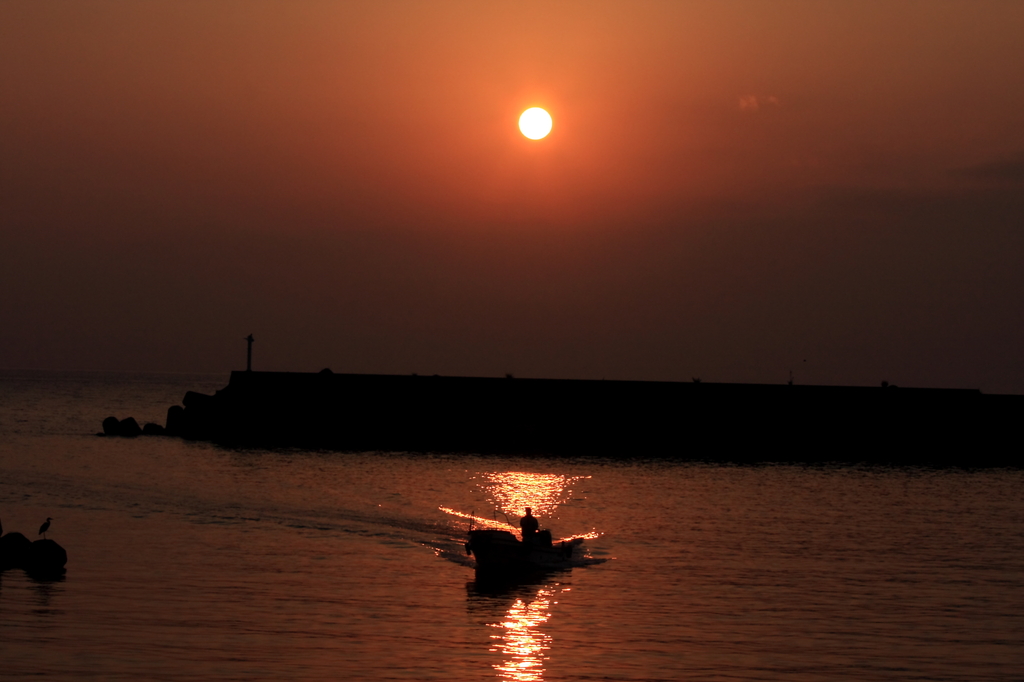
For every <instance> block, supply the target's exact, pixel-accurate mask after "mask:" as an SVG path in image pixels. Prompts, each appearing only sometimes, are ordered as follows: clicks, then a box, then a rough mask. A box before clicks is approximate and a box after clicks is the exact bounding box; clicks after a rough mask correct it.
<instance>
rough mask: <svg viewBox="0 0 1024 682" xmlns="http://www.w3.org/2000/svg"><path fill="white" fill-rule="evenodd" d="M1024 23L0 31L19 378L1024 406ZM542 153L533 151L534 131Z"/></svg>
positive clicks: (580, 7) (624, 10)
mask: <svg viewBox="0 0 1024 682" xmlns="http://www.w3.org/2000/svg"><path fill="white" fill-rule="evenodd" d="M1021 35H1024V3H1021V2H1019V1H1017V0H1007V1H1006V2H989V1H986V0H960V1H956V2H949V1H942V0H927V1H922V2H901V1H899V0H885V1H879V2H870V1H866V0H865V1H857V2H852V1H851V2H846V1H843V0H836V1H834V2H821V1H820V0H808V1H806V2H770V3H768V2H761V1H759V0H737V1H734V2H728V1H722V0H715V1H714V2H712V1H707V2H684V1H682V0H680V1H679V2H656V3H644V2H611V3H601V2H581V3H568V2H565V3H524V2H516V3H477V2H459V3H455V2H436V3H426V2H424V3H411V2H409V3H379V2H368V3H354V2H353V3H336V2H260V1H259V0H246V1H244V2H220V1H218V0H210V1H208V2H155V1H154V2H146V3H136V2H102V1H99V2H89V3H75V2H36V1H25V2H20V1H13V2H11V1H9V2H6V3H4V4H2V5H0V202H2V207H0V323H2V324H0V366H6V367H10V368H24V367H47V368H65V369H74V368H84V369H140V370H141V369H153V370H182V371H185V370H212V371H222V370H227V369H230V368H237V367H238V366H239V365H240V361H244V355H243V353H244V344H242V343H241V341H240V339H241V337H242V336H244V335H245V334H248V333H249V332H252V333H253V334H254V335H255V336H256V337H257V339H258V344H257V346H256V357H257V366H258V367H260V366H262V367H263V368H265V369H295V370H316V369H319V368H320V367H323V366H331V367H332V368H333V369H334V370H335V371H375V372H396V373H399V372H402V373H404V372H419V373H435V372H436V373H442V374H483V375H494V374H499V375H500V374H504V373H505V372H513V373H515V374H517V375H523V376H571V377H593V378H600V377H608V378H642V379H689V378H690V377H691V376H702V377H703V378H704V379H705V380H709V381H713V380H719V381H768V382H781V381H784V380H785V379H786V378H787V377H788V372H789V370H790V369H792V370H793V371H794V374H795V376H796V378H797V380H798V381H800V380H803V381H804V382H806V383H856V384H865V383H872V384H873V383H877V382H878V381H880V380H882V379H887V380H889V381H891V382H895V383H900V384H912V385H942V386H970V387H981V388H983V389H984V390H988V391H993V392H995V391H1014V392H1024V362H1022V360H1021V357H1020V356H1021V354H1020V351H1019V349H1020V348H1021V347H1022V343H1021V342H1022V341H1024V313H1022V312H1021V311H1024V268H1021V262H1022V258H1021V256H1022V255H1024V252H1022V246H1024V244H1022V240H1024V235H1022V229H1024V220H1022V218H1024V210H1022V209H1024V126H1022V125H1021V124H1020V121H1021V120H1022V113H1021V112H1022V111H1024V88H1021V87H1020V84H1021V83H1024V41H1021V40H1020V36H1021ZM529 106H543V107H545V108H547V109H548V110H549V111H550V112H551V114H552V116H553V118H554V126H555V127H554V130H553V131H552V134H551V135H550V136H549V137H548V138H546V139H545V140H543V141H539V142H531V141H529V140H526V139H525V138H523V137H522V136H521V135H520V134H519V133H518V131H517V129H516V120H517V118H518V116H519V113H520V112H521V111H522V110H524V109H526V108H527V107H529Z"/></svg>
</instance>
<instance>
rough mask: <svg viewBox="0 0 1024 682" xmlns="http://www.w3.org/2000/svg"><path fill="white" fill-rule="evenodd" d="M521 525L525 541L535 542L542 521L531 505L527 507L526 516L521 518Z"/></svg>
mask: <svg viewBox="0 0 1024 682" xmlns="http://www.w3.org/2000/svg"><path fill="white" fill-rule="evenodd" d="M519 527H520V528H522V529H523V542H533V540H534V539H535V538H536V537H537V530H538V529H539V528H540V523H539V522H538V521H537V517H536V516H534V515H533V512H532V511H531V510H530V508H529V507H527V508H526V516H524V517H523V518H521V519H519Z"/></svg>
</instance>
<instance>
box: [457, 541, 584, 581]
mask: <svg viewBox="0 0 1024 682" xmlns="http://www.w3.org/2000/svg"><path fill="white" fill-rule="evenodd" d="M582 544H583V538H573V539H571V540H563V541H561V542H558V543H553V542H552V541H551V531H549V530H542V531H538V532H537V533H535V534H534V535H533V537H530V538H528V539H527V540H526V541H525V542H524V541H522V540H520V539H518V538H517V537H516V536H515V535H513V534H512V533H510V532H509V531H507V530H471V531H469V542H467V543H466V553H467V554H471V555H473V557H474V558H475V559H476V567H477V570H478V571H484V572H487V573H502V574H507V575H528V574H531V573H544V572H547V571H558V570H562V569H566V568H571V567H572V566H573V559H574V558H579V557H578V555H579V553H580V552H578V551H577V550H578V548H579V546H580V545H582Z"/></svg>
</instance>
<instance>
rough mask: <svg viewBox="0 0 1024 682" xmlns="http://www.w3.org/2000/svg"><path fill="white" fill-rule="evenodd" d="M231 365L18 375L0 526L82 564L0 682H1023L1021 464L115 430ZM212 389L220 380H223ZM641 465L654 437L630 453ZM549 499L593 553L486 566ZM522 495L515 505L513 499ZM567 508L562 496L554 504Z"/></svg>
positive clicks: (6, 632) (28, 611) (5, 445)
mask: <svg viewBox="0 0 1024 682" xmlns="http://www.w3.org/2000/svg"><path fill="white" fill-rule="evenodd" d="M223 380H224V378H223V377H214V378H202V377H198V378H197V377H185V378H182V377H125V376H120V377H118V376H103V375H11V374H7V375H0V517H2V519H3V525H4V530H5V531H11V530H20V531H22V532H25V533H27V534H31V533H32V532H34V530H35V529H37V528H38V526H39V524H40V523H41V522H42V520H43V519H45V518H46V517H48V516H52V517H53V518H54V521H53V525H52V527H51V529H50V531H48V535H49V536H50V537H51V538H53V539H55V540H56V541H58V542H60V543H61V544H62V545H63V546H64V547H65V548H67V550H68V554H69V557H70V560H69V564H68V573H67V576H66V578H65V579H64V580H62V581H58V582H36V581H33V580H31V579H30V578H28V577H27V576H25V575H24V574H23V573H21V572H20V571H8V572H6V573H3V574H0V662H2V667H0V671H2V673H3V676H4V677H5V679H8V678H9V679H25V678H35V677H38V676H46V677H47V679H57V680H72V679H74V680H77V679H82V678H92V679H111V680H128V679H132V680H135V679H155V680H237V679H268V680H269V679H275V680H276V679H296V680H314V679H315V680H322V679H366V680H398V679H407V680H416V679H437V680H486V679H495V680H498V679H509V680H549V681H557V680H581V679H590V680H593V679H601V680H679V679H686V680H760V679H788V680H821V681H825V680H836V679H840V680H877V679H893V680H896V679H898V680H911V679H914V680H918V679H943V680H1005V679H1014V678H1015V677H1016V676H1017V675H1018V674H1019V671H1020V670H1024V634H1022V633H1024V500H1022V495H1021V490H1024V475H1022V473H1021V472H1019V471H1000V470H992V471H956V470H923V469H884V468H878V469H860V468H855V467H830V466H823V467H795V466H762V467H716V466H708V465H676V464H666V463H657V462H645V461H643V460H642V459H641V460H635V461H628V462H624V463H616V462H608V461H600V460H585V459H581V460H555V459H537V458H531V459H507V458H492V457H445V456H425V455H409V454H388V453H361V454H352V453H325V452H298V451H287V452H254V451H227V450H221V449H218V448H215V447H212V446H209V445H206V444H199V443H185V442H182V441H177V440H165V439H136V440H120V439H103V438H95V437H93V436H91V435H88V434H89V433H91V432H93V431H95V430H97V428H98V425H99V422H100V420H101V419H102V418H103V417H105V416H107V415H108V414H111V413H114V414H117V415H118V416H122V417H123V416H127V415H128V414H133V415H135V416H136V417H141V418H142V419H143V420H145V419H150V420H154V419H157V418H160V419H162V415H163V411H164V410H165V409H166V406H167V405H169V404H171V403H174V402H176V401H178V400H180V398H181V396H182V395H183V394H184V391H185V390H187V389H199V390H212V389H214V388H217V387H219V386H221V385H222V384H223ZM204 381H205V382H207V383H206V384H204V383H203V382H204ZM633 454H635V455H636V456H638V457H639V456H642V455H643V453H633ZM526 500H529V501H530V502H532V503H533V506H535V508H536V509H544V510H545V512H544V514H543V515H542V522H543V524H544V525H546V526H550V527H551V528H552V530H553V531H554V533H555V535H556V536H569V535H574V534H594V535H595V536H594V537H592V538H591V539H589V540H587V546H588V547H589V550H590V553H591V556H592V557H593V558H595V559H607V561H605V562H604V563H601V564H598V565H593V566H587V567H581V568H574V569H572V570H571V571H567V572H563V573H559V574H556V575H553V576H550V577H549V578H548V579H546V580H541V581H538V582H536V583H534V584H525V585H519V586H512V587H508V586H493V585H487V584H477V583H476V582H475V581H474V574H473V571H472V570H471V568H469V559H468V557H466V556H465V552H464V549H463V547H462V543H463V542H464V537H465V536H464V533H465V530H466V527H467V520H466V519H463V518H460V517H457V516H454V515H452V514H450V513H446V511H444V510H442V508H445V509H447V510H451V511H455V512H458V513H461V514H466V515H472V516H476V517H479V518H483V519H487V518H488V517H490V516H491V510H492V509H494V508H495V507H498V509H499V511H497V512H495V516H496V518H497V521H498V522H501V523H505V520H504V516H503V513H502V512H507V513H508V515H509V519H510V520H511V521H512V522H513V523H515V522H516V521H517V520H518V516H519V514H521V513H522V511H521V510H519V509H517V508H516V507H518V506H520V505H523V504H524V502H525V501H526ZM505 505H511V506H513V508H508V507H506V506H505ZM544 505H548V506H544Z"/></svg>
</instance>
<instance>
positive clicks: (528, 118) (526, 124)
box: [519, 107, 551, 140]
mask: <svg viewBox="0 0 1024 682" xmlns="http://www.w3.org/2000/svg"><path fill="white" fill-rule="evenodd" d="M519 130H520V132H522V133H523V135H525V136H526V137H528V138H530V139H531V140H540V139H543V138H545V137H547V135H548V133H550V132H551V114H549V113H548V112H546V111H544V110H543V109H541V108H540V107H531V108H529V109H527V110H526V111H524V112H523V113H522V115H520V116H519Z"/></svg>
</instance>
